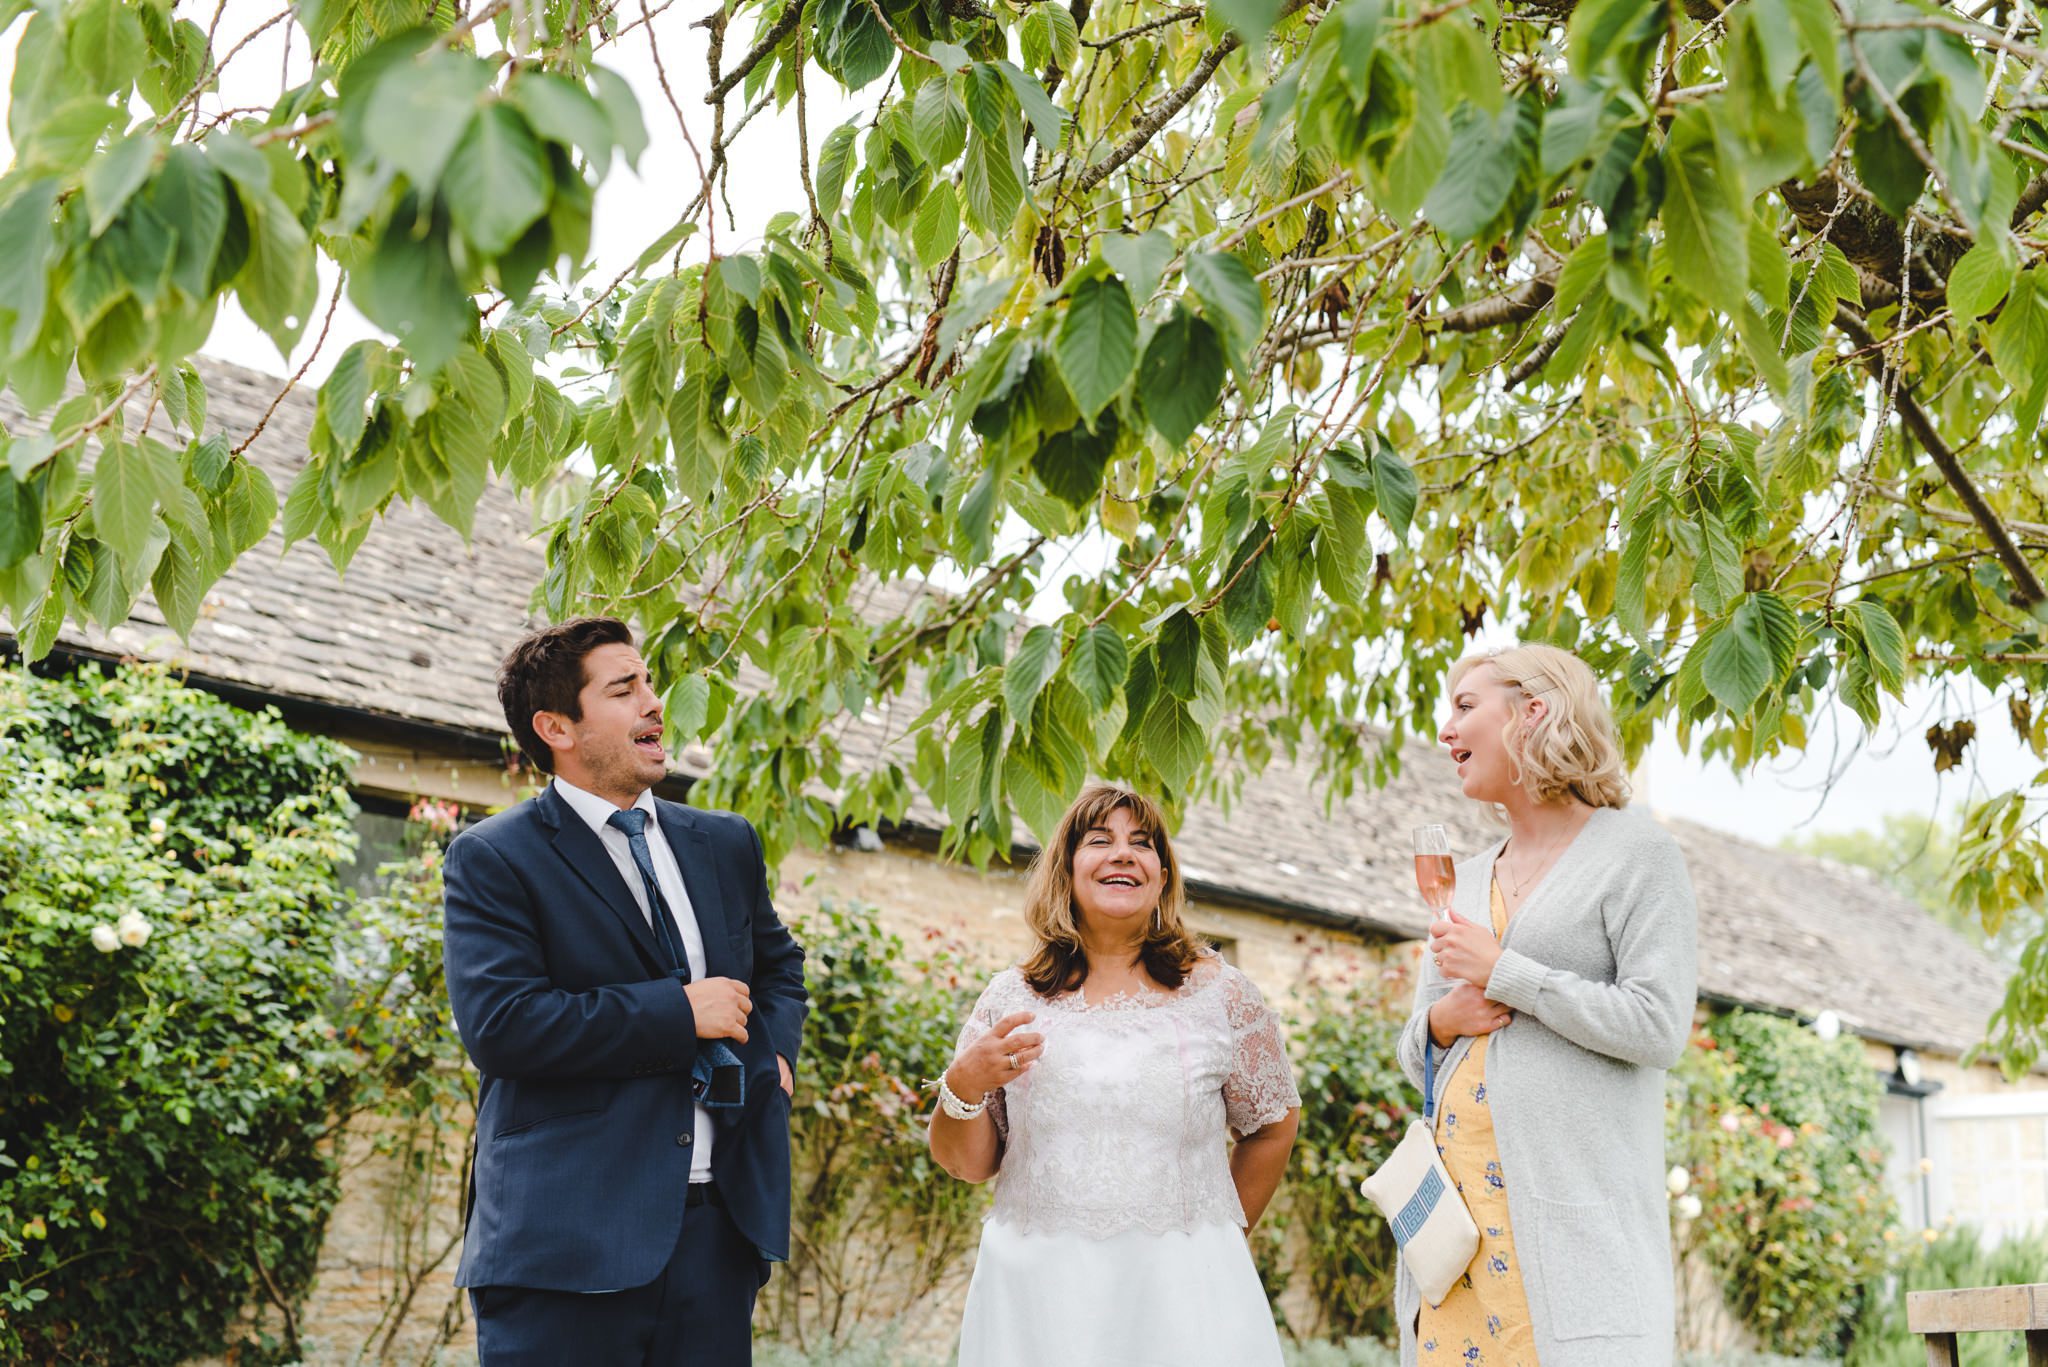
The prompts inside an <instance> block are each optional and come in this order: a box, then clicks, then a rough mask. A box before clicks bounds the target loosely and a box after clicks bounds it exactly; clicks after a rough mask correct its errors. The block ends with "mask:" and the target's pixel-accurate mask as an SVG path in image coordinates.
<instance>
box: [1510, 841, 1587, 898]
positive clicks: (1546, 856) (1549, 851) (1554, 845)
mask: <svg viewBox="0 0 2048 1367" xmlns="http://www.w3.org/2000/svg"><path fill="white" fill-rule="evenodd" d="M1571 829H1572V828H1571V826H1570V824H1569V823H1567V824H1566V826H1565V829H1564V830H1562V831H1560V832H1558V834H1557V836H1556V838H1555V839H1553V840H1552V841H1551V842H1550V845H1549V847H1548V848H1546V849H1545V850H1544V851H1543V857H1542V858H1541V859H1539V860H1537V861H1536V867H1537V868H1539V869H1541V868H1544V867H1546V866H1547V864H1548V861H1549V860H1550V858H1551V856H1553V855H1555V854H1556V853H1557V851H1558V847H1559V846H1561V845H1562V844H1563V843H1564V838H1565V836H1566V835H1567V834H1569V833H1570V832H1571ZM1508 843H1509V844H1510V845H1512V844H1514V843H1515V842H1514V837H1513V836H1510V837H1508ZM1503 853H1505V851H1503ZM1503 862H1505V861H1503ZM1508 881H1509V882H1511V883H1513V884H1514V885H1515V900H1517V901H1520V900H1521V897H1522V880H1521V879H1520V878H1518V877H1516V875H1515V869H1514V866H1513V865H1512V864H1510V865H1509V866H1508Z"/></svg>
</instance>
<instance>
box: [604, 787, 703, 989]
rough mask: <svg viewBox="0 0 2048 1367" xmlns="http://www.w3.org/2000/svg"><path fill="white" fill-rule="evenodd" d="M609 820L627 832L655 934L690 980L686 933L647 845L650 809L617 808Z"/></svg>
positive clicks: (678, 972) (679, 977)
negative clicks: (671, 908)
mask: <svg viewBox="0 0 2048 1367" xmlns="http://www.w3.org/2000/svg"><path fill="white" fill-rule="evenodd" d="M605 824H606V825H607V826H610V827H612V828H613V829H614V830H620V831H624V832H625V833H626V844H627V845H628V846H630V847H631V848H632V851H633V866H634V867H635V868H637V869H639V870H640V882H641V885H642V886H644V887H645V888H646V889H647V906H648V910H649V913H650V915H649V918H648V919H650V920H651V921H653V922H654V938H655V939H657V940H659V941H661V947H662V948H663V949H664V950H666V951H667V953H668V956H669V962H671V963H673V964H674V965H675V968H674V969H673V972H674V974H675V978H676V981H678V982H685V983H686V982H688V981H690V959H689V956H688V955H687V954H685V953H684V952H683V940H682V936H681V934H680V933H679V932H678V931H677V930H676V921H675V917H674V916H673V915H671V914H670V912H669V907H668V899H667V898H665V897H663V896H662V895H661V884H660V882H659V881H657V880H656V878H655V876H654V856H653V855H652V854H650V853H649V852H648V849H647V813H646V812H643V811H641V810H640V809H639V808H638V807H628V808H627V809H626V810H624V811H621V812H613V813H612V814H611V815H610V816H609V817H607V818H605Z"/></svg>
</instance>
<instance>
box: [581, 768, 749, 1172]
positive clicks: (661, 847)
mask: <svg viewBox="0 0 2048 1367" xmlns="http://www.w3.org/2000/svg"><path fill="white" fill-rule="evenodd" d="M555 791H556V792H558V793H560V794H561V795H562V800H563V801H564V802H566V803H568V804H569V809H570V810H571V811H573V812H575V813H576V815H578V816H580V817H582V818H583V821H584V824H586V825H588V826H589V827H590V829H591V830H592V831H594V832H596V834H597V839H598V843H600V844H601V845H603V846H604V852H605V853H606V854H608V855H610V856H611V857H612V863H614V864H616V865H618V869H619V877H621V878H623V879H625V880H626V891H627V892H629V893H631V894H632V896H633V905H635V906H637V907H639V908H640V914H641V915H642V916H644V917H646V918H647V924H648V925H649V926H650V927H651V926H653V924H654V918H653V916H652V915H651V914H649V912H648V909H647V885H646V883H645V882H643V881H642V880H641V877H640V866H639V865H638V864H635V863H634V862H633V842H632V841H630V840H628V839H627V838H626V833H625V832H624V831H622V830H620V829H619V828H618V827H616V826H614V825H611V824H610V822H611V817H612V813H613V812H616V811H618V810H619V808H618V805H617V804H616V803H614V802H612V801H611V799H609V798H602V797H599V796H597V795H596V794H595V793H586V792H584V791H583V790H582V789H581V788H578V787H577V786H576V785H575V784H573V783H571V782H569V781H568V780H567V779H564V778H561V777H560V776H557V777H556V779H555ZM633 805H634V806H635V807H638V808H639V809H640V810H641V811H643V812H645V813H647V852H648V855H649V857H650V858H652V859H653V861H654V881H655V882H656V883H657V884H659V885H660V887H661V896H662V900H663V901H665V902H667V903H668V908H669V914H670V915H671V917H672V918H673V919H674V922H675V927H676V934H677V935H678V936H680V937H681V939H682V945H683V955H684V957H685V958H687V959H688V960H689V963H690V978H691V980H692V981H695V980H696V979H698V978H701V977H703V976H704V932H703V931H702V930H700V929H698V927H697V913H696V911H695V910H694V909H692V907H691V906H690V894H689V892H688V891H687V890H686V889H685V888H684V887H683V870H682V866H681V865H679V864H677V863H676V852H675V851H674V850H672V849H670V848H669V844H668V837H667V835H666V833H664V832H663V830H662V829H661V817H660V813H658V812H657V811H655V809H654V793H653V792H652V791H651V790H650V791H647V792H643V793H641V794H640V800H639V801H638V802H635V803H634V804H633ZM688 1081H689V1080H688V1079H687V1078H686V1079H684V1085H686V1086H687V1085H688ZM713 1128H714V1126H713V1123H712V1120H711V1112H709V1111H707V1110H705V1109H704V1108H703V1107H702V1106H699V1107H697V1138H696V1140H695V1142H694V1145H693V1147H692V1149H691V1153H690V1180H691V1181H692V1182H709V1181H710V1180H711V1143H712V1131H713Z"/></svg>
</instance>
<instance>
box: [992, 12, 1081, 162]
mask: <svg viewBox="0 0 2048 1367" xmlns="http://www.w3.org/2000/svg"><path fill="white" fill-rule="evenodd" d="M1069 22H1072V20H1071V19H1070V20H1069ZM995 68H996V70H997V71H1000V72H1002V73H1003V79H1004V80H1006V81H1008V82H1009V83H1010V89H1011V90H1013V91H1015V92H1016V94H1017V104H1018V106H1019V107H1020V108H1022V109H1023V111H1024V117H1025V118H1027V119H1029V120H1031V131H1032V132H1033V133H1035V134H1037V135H1038V142H1039V145H1040V146H1042V147H1057V146H1059V142H1060V129H1061V127H1062V126H1063V125H1064V124H1065V123H1066V119H1067V111H1066V110H1064V109H1061V108H1060V107H1059V106H1058V105H1056V104H1054V103H1053V102H1052V97H1051V96H1049V95H1047V94H1046V93H1045V87H1044V86H1042V85H1040V84H1039V83H1038V82H1037V81H1036V80H1035V79H1033V78H1032V77H1030V76H1027V75H1025V74H1024V73H1023V72H1021V71H1019V70H1018V69H1017V68H1016V67H1014V66H1012V65H1011V64H1010V63H1008V62H1001V61H999V62H997V63H995Z"/></svg>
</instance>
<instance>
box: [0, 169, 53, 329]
mask: <svg viewBox="0 0 2048 1367" xmlns="http://www.w3.org/2000/svg"><path fill="white" fill-rule="evenodd" d="M57 190H58V185H57V182H56V181H54V180H35V181H30V182H29V183H28V184H27V185H24V186H22V187H21V188H20V189H19V190H17V191H15V193H14V195H13V196H12V197H11V198H10V199H9V200H8V201H7V203H6V205H5V207H0V321H5V322H6V323H7V329H6V334H5V339H6V342H7V346H6V350H7V351H10V352H20V351H22V350H24V349H26V348H27V346H28V345H29V343H30V342H31V341H32V340H33V339H34V338H35V335H36V333H37V332H39V331H40V330H41V329H42V326H43V309H44V306H45V305H46V304H47V303H48V301H49V295H48V288H49V278H50V276H49V272H50V264H51V260H52V258H53V257H54V256H55V255H56V252H57V241H56V234H55V232H54V231H53V228H52V224H53V223H54V221H55V218H56V213H57Z"/></svg>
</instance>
